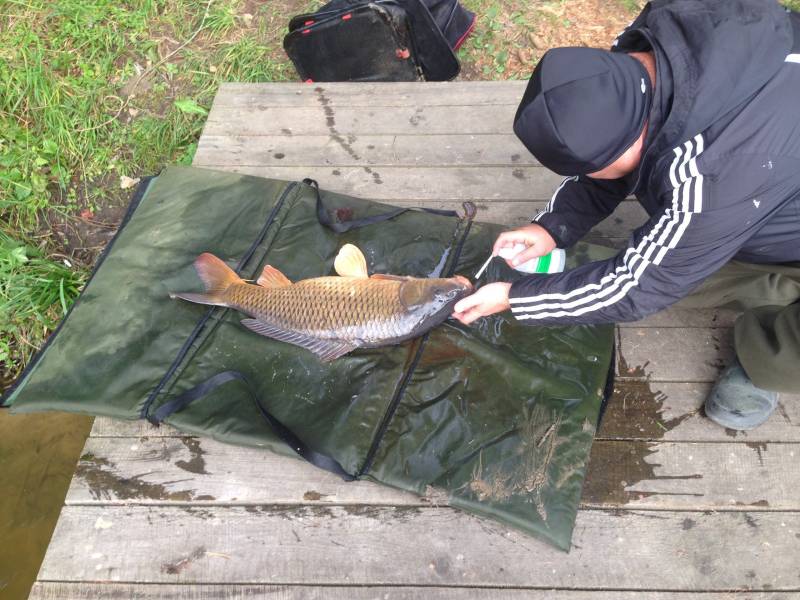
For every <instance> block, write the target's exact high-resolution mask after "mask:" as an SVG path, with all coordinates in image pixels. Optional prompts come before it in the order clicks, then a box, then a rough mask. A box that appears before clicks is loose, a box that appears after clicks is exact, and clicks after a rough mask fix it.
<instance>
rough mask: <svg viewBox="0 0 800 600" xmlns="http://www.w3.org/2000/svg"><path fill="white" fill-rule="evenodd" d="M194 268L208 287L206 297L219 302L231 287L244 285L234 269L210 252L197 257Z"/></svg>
mask: <svg viewBox="0 0 800 600" xmlns="http://www.w3.org/2000/svg"><path fill="white" fill-rule="evenodd" d="M194 268H195V270H196V271H197V274H198V275H199V276H200V279H202V280H203V283H204V284H205V286H206V295H208V296H211V297H215V298H218V299H219V300H221V299H222V296H223V295H224V294H225V291H226V290H227V289H228V288H229V287H231V286H232V285H234V284H236V283H244V280H243V279H242V278H241V277H239V276H238V275H237V274H236V273H235V272H234V270H233V269H231V268H230V267H229V266H228V265H226V264H225V263H224V262H222V261H221V260H220V259H218V258H217V257H216V256H214V255H213V254H209V253H208V252H203V254H201V255H200V256H198V257H197V260H195V261H194ZM201 295H202V294H201Z"/></svg>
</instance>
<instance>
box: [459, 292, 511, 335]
mask: <svg viewBox="0 0 800 600" xmlns="http://www.w3.org/2000/svg"><path fill="white" fill-rule="evenodd" d="M510 289H511V284H510V283H502V282H499V283H490V284H488V285H485V286H483V287H482V288H481V289H479V290H478V291H477V292H475V293H474V294H472V295H471V296H467V297H466V298H462V299H461V300H459V301H458V302H457V303H456V305H455V307H454V309H453V317H455V318H456V319H458V320H459V321H461V322H462V323H464V325H469V324H470V323H472V322H473V321H475V320H476V319H479V318H481V317H488V316H489V315H493V314H494V313H499V312H502V311H504V310H508V309H509V308H510V307H511V305H510V304H509V303H508V291H509V290H510Z"/></svg>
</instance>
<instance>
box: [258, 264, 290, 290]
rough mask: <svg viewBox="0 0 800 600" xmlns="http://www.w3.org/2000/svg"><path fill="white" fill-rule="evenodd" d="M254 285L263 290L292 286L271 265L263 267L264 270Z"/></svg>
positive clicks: (286, 278) (284, 276)
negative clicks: (263, 288)
mask: <svg viewBox="0 0 800 600" xmlns="http://www.w3.org/2000/svg"><path fill="white" fill-rule="evenodd" d="M256 283H257V284H258V285H260V286H261V287H265V288H269V287H284V286H287V285H292V282H291V281H290V280H289V278H288V277H286V275H284V274H283V273H281V272H280V271H279V270H278V269H276V268H275V267H273V266H272V265H266V266H265V267H264V270H263V271H261V276H260V277H259V278H258V279H257V280H256Z"/></svg>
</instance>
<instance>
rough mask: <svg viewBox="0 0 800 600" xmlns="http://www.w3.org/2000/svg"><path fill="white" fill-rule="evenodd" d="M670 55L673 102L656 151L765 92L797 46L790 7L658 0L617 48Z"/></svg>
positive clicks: (759, 0) (747, 0) (767, 0)
mask: <svg viewBox="0 0 800 600" xmlns="http://www.w3.org/2000/svg"><path fill="white" fill-rule="evenodd" d="M642 37H644V38H645V39H646V40H647V42H648V43H649V45H650V46H652V47H653V48H654V50H655V51H656V52H657V53H659V54H660V56H659V58H661V59H663V60H666V61H667V64H668V66H669V69H668V72H669V74H670V76H671V82H670V83H671V86H672V90H673V94H672V102H671V106H670V107H669V109H668V113H667V114H666V115H664V116H663V123H662V128H661V131H660V132H659V134H658V136H657V138H656V139H655V140H654V142H653V143H654V144H655V145H656V148H654V150H656V153H657V154H658V153H660V151H661V150H663V149H664V148H667V147H669V148H672V147H674V146H675V145H676V144H679V143H681V142H682V141H684V140H686V139H689V138H691V137H692V136H694V135H696V134H697V133H700V132H702V131H704V130H706V129H707V128H708V127H709V126H711V125H712V124H713V123H714V122H715V121H716V120H717V119H718V118H720V117H721V116H723V115H725V114H726V113H728V112H729V111H731V110H732V109H734V108H736V107H737V106H739V105H740V104H742V103H743V102H744V101H746V100H747V99H748V98H750V97H752V96H753V95H754V94H755V93H756V92H758V90H759V89H761V88H762V87H763V86H764V85H765V84H766V83H767V82H768V81H769V80H770V79H771V78H772V77H773V76H774V75H775V73H776V72H777V71H778V69H779V68H780V67H781V66H782V64H783V61H784V60H785V58H786V56H787V55H788V54H789V53H790V52H791V50H792V43H793V32H792V25H791V22H790V20H789V13H788V11H787V10H786V9H785V8H783V7H782V6H780V5H779V4H778V3H777V2H775V1H773V0H705V1H704V0H656V1H655V2H650V3H649V4H647V6H645V8H644V10H643V11H642V13H641V14H640V15H639V16H638V17H637V18H636V20H635V21H634V22H633V23H632V24H631V25H630V26H629V27H628V28H627V29H626V30H625V31H624V32H623V33H622V34H621V35H620V37H619V38H618V39H617V41H616V42H615V45H614V50H615V51H621V52H635V51H640V50H641V49H642Z"/></svg>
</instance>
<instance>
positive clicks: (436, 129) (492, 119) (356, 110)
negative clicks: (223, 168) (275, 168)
mask: <svg viewBox="0 0 800 600" xmlns="http://www.w3.org/2000/svg"><path fill="white" fill-rule="evenodd" d="M326 102H327V104H326ZM516 110H517V106H516V104H502V105H474V104H469V105H465V106H424V105H413V104H412V105H406V106H398V107H395V108H393V109H392V110H391V111H386V110H384V109H383V108H381V107H379V106H376V107H363V106H362V107H353V106H334V105H332V104H330V101H329V99H328V97H327V96H320V98H319V101H318V103H317V106H300V107H294V106H281V107H269V106H259V105H254V106H248V107H246V108H245V109H242V108H240V107H229V106H222V105H220V106H214V108H213V109H212V111H211V112H210V113H209V115H208V120H207V121H206V124H205V128H204V129H203V135H246V136H251V137H253V136H261V135H270V136H272V135H281V134H284V135H292V136H297V135H321V134H331V135H335V136H338V137H340V138H342V141H343V143H352V141H354V140H351V138H352V137H358V136H360V135H431V134H439V133H441V134H451V133H453V132H457V133H460V134H473V135H482V134H497V133H503V134H507V133H510V132H511V131H512V127H513V123H514V113H516Z"/></svg>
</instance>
